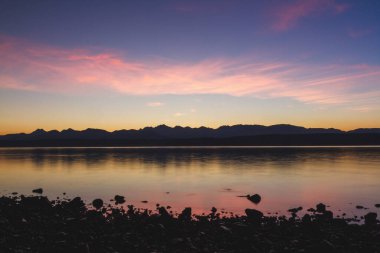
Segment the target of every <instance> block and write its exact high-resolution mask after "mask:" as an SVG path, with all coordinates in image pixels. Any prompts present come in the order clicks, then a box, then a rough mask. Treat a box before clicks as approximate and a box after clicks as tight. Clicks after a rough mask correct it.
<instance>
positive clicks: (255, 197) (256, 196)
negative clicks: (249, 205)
mask: <svg viewBox="0 0 380 253" xmlns="http://www.w3.org/2000/svg"><path fill="white" fill-rule="evenodd" d="M247 199H248V200H249V201H251V202H253V203H255V204H259V203H260V201H261V196H260V195H259V194H253V195H248V196H247Z"/></svg>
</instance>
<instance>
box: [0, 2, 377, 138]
mask: <svg viewBox="0 0 380 253" xmlns="http://www.w3.org/2000/svg"><path fill="white" fill-rule="evenodd" d="M279 123H288V124H294V125H301V126H305V127H326V128H327V127H335V128H340V129H344V130H348V129H354V128H360V127H380V1H378V0H360V1H357V0H355V1H343V0H265V1H264V0H263V1H258V0H229V1H227V0H213V1H208V0H200V1H165V0H162V1H140V0H136V1H116V0H115V1H105V0H102V1H100V0H91V1H90V0H67V1H53V0H49V1H47V0H39V1H31V0H25V1H19V0H0V134H6V133H15V132H31V131H33V130H35V129H37V128H44V129H45V130H51V129H58V130H62V129H66V128H74V129H86V128H90V127H91V128H102V129H106V130H116V129H131V128H141V127H145V126H156V125H159V124H167V125H169V126H175V125H181V126H192V127H199V126H208V127H218V126H220V125H232V124H263V125H272V124H279Z"/></svg>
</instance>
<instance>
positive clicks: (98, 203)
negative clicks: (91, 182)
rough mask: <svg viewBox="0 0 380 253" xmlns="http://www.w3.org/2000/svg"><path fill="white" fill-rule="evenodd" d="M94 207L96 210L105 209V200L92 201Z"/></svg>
mask: <svg viewBox="0 0 380 253" xmlns="http://www.w3.org/2000/svg"><path fill="white" fill-rule="evenodd" d="M92 205H93V207H95V208H96V209H100V208H102V207H103V200H101V199H94V200H93V201H92Z"/></svg>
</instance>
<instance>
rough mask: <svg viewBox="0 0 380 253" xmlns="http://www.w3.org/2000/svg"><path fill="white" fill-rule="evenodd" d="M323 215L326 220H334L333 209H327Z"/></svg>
mask: <svg viewBox="0 0 380 253" xmlns="http://www.w3.org/2000/svg"><path fill="white" fill-rule="evenodd" d="M322 216H323V218H324V219H325V220H332V219H333V218H334V214H333V212H331V211H325V212H324V213H323V215H322Z"/></svg>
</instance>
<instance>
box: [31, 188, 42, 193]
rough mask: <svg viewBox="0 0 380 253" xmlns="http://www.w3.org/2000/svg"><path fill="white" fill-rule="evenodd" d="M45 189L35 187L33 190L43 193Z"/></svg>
mask: <svg viewBox="0 0 380 253" xmlns="http://www.w3.org/2000/svg"><path fill="white" fill-rule="evenodd" d="M43 191H44V190H43V189H42V188H37V189H34V190H33V191H32V192H33V193H37V194H42V193H43Z"/></svg>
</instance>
